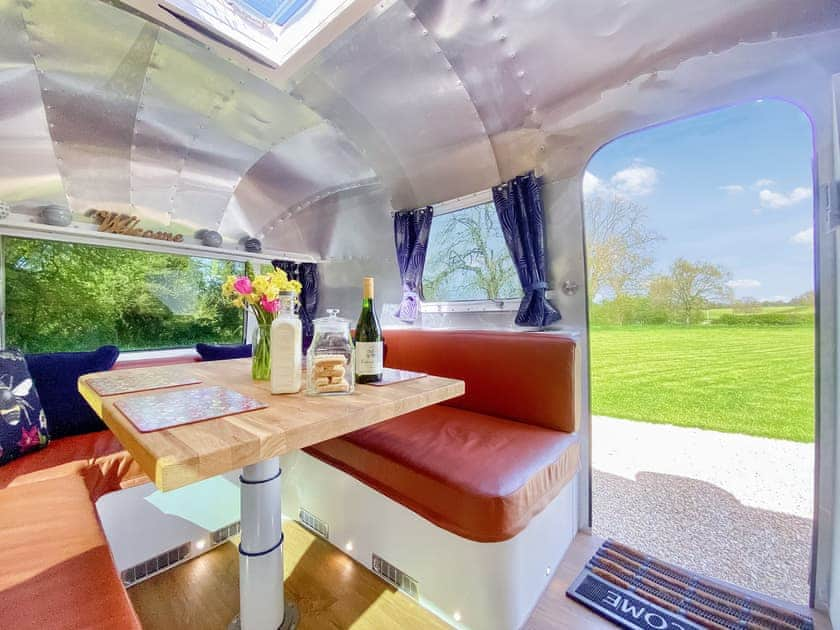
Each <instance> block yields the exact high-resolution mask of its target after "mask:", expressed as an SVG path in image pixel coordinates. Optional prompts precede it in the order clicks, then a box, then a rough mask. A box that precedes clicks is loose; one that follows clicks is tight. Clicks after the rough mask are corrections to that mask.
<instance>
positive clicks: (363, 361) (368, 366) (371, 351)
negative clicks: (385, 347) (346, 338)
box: [356, 341, 382, 376]
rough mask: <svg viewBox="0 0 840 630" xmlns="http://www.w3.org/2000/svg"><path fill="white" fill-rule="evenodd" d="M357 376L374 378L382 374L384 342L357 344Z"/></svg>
mask: <svg viewBox="0 0 840 630" xmlns="http://www.w3.org/2000/svg"><path fill="white" fill-rule="evenodd" d="M356 374H358V375H359V376H374V375H376V374H382V342H381V341H357V342H356Z"/></svg>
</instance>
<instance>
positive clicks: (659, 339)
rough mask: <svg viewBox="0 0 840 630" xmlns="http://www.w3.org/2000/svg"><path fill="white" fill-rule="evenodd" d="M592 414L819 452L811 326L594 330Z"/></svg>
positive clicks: (592, 334) (654, 327)
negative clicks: (811, 446)
mask: <svg viewBox="0 0 840 630" xmlns="http://www.w3.org/2000/svg"><path fill="white" fill-rule="evenodd" d="M591 374H592V413H593V414H596V415H605V416H613V417H617V418H627V419H631V420H642V421H645V422H653V423H660V424H672V425H677V426H684V427H697V428H701V429H710V430H714V431H722V432H727V433H743V434H747V435H756V436H762V437H770V438H779V439H785V440H794V441H797V442H813V440H814V329H813V327H812V326H779V327H758V326H756V327H726V326H715V325H698V326H679V325H671V326H669V325H662V326H651V325H642V326H615V327H611V326H603V325H593V326H592V328H591Z"/></svg>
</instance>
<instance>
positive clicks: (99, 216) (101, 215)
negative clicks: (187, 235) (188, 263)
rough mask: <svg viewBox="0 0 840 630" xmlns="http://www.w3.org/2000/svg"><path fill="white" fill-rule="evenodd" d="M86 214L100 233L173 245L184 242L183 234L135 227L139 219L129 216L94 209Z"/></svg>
mask: <svg viewBox="0 0 840 630" xmlns="http://www.w3.org/2000/svg"><path fill="white" fill-rule="evenodd" d="M88 214H89V215H90V216H92V217H93V220H94V221H96V222H97V223H99V231H100V232H109V233H111V234H125V235H128V236H139V237H141V238H153V239H155V240H158V241H172V242H173V243H181V242H183V240H184V235H183V234H173V233H172V232H160V231H155V230H144V229H143V228H141V227H138V226H137V225H138V223H140V219H139V218H138V217H136V216H132V215H130V214H120V213H119V212H108V211H107V210H97V209H95V208H92V209H91V210H89V211H88Z"/></svg>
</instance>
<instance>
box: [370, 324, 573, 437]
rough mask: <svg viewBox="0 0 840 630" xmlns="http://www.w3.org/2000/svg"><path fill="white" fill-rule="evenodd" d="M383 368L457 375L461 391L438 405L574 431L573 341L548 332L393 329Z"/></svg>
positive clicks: (439, 374)
mask: <svg viewBox="0 0 840 630" xmlns="http://www.w3.org/2000/svg"><path fill="white" fill-rule="evenodd" d="M384 336H385V340H386V342H387V344H388V353H387V354H386V356H385V364H386V365H387V366H388V367H393V368H401V369H404V370H414V371H417V372H427V373H429V374H434V375H436V376H446V377H449V378H458V379H461V380H463V381H464V382H465V383H466V393H465V394H464V395H463V396H461V397H459V398H455V399H453V400H450V401H447V402H445V403H444V404H445V405H449V406H453V407H458V408H460V409H467V410H469V411H475V412H477V413H484V414H487V415H490V416H499V417H502V418H508V419H510V420H518V421H520V422H526V423H528V424H534V425H538V426H543V427H547V428H549V429H556V430H558V431H566V432H568V433H573V432H574V431H575V371H576V368H575V353H576V345H575V342H574V341H573V340H571V339H569V338H567V337H561V336H560V335H555V334H551V333H520V332H492V331H459V330H445V331H438V330H419V329H418V330H414V329H393V330H386V331H385V333H384Z"/></svg>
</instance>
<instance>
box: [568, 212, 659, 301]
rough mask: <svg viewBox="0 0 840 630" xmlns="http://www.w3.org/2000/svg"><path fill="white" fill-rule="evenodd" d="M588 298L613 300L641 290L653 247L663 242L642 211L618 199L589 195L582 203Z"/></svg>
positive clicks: (649, 264)
mask: <svg viewBox="0 0 840 630" xmlns="http://www.w3.org/2000/svg"><path fill="white" fill-rule="evenodd" d="M584 214H585V222H586V249H587V268H588V272H589V294H590V295H591V296H593V297H594V296H596V295H598V294H599V293H600V292H601V291H603V290H604V289H608V290H609V291H610V292H611V293H612V294H613V296H614V297H616V298H617V297H620V296H622V295H624V294H627V293H638V292H641V291H643V290H644V287H645V285H646V281H647V279H648V276H649V272H650V268H651V266H652V265H653V257H652V256H651V255H650V253H651V250H652V248H653V245H654V244H655V243H656V242H657V241H659V240H661V239H662V237H661V236H660V235H659V234H657V233H656V232H655V231H653V230H651V229H649V228H648V227H647V225H646V224H645V223H646V221H647V215H646V213H645V209H644V208H643V207H642V206H640V205H639V204H637V203H636V202H634V201H633V200H631V199H627V198H626V197H622V196H620V195H612V196H611V197H609V198H607V197H605V196H604V195H590V196H588V197H587V198H586V202H585V212H584Z"/></svg>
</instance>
